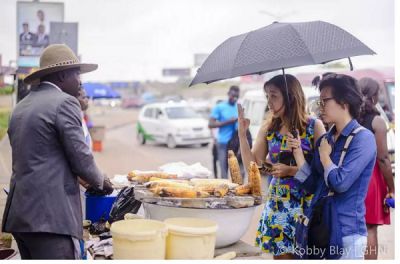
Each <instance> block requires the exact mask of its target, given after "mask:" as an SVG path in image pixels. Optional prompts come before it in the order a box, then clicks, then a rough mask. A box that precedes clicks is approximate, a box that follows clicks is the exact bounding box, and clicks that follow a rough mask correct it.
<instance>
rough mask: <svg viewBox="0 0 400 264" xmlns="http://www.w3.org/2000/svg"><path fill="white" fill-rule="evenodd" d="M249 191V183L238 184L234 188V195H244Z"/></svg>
mask: <svg viewBox="0 0 400 264" xmlns="http://www.w3.org/2000/svg"><path fill="white" fill-rule="evenodd" d="M249 193H251V185H250V184H249V183H248V184H244V185H240V186H238V187H236V188H235V194H236V195H239V196H241V195H246V194H249Z"/></svg>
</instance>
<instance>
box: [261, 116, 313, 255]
mask: <svg viewBox="0 0 400 264" xmlns="http://www.w3.org/2000/svg"><path fill="white" fill-rule="evenodd" d="M314 124H315V118H311V117H310V118H309V119H308V121H307V126H306V130H305V131H304V132H303V134H302V135H300V138H301V146H302V149H303V153H304V155H305V156H306V157H310V155H311V154H312V152H313V151H312V150H313V146H314ZM266 140H267V141H268V152H269V156H270V159H271V162H272V163H278V157H279V152H281V151H289V149H288V148H287V146H286V140H287V136H286V135H281V134H280V133H279V132H268V133H267V135H266ZM311 199H312V195H310V194H308V193H306V192H305V190H303V189H302V188H301V187H300V183H299V182H298V181H297V180H295V179H294V178H293V177H291V176H289V177H284V178H275V177H273V178H272V180H271V182H270V185H269V189H268V196H267V202H266V205H265V208H264V211H263V213H262V215H261V219H260V221H259V225H258V230H257V237H256V246H258V247H260V248H261V250H262V251H263V252H266V253H272V254H273V255H274V256H279V255H283V254H288V253H291V254H293V253H294V237H295V218H296V216H297V215H298V214H301V213H302V212H303V208H306V207H307V206H309V204H310V202H311Z"/></svg>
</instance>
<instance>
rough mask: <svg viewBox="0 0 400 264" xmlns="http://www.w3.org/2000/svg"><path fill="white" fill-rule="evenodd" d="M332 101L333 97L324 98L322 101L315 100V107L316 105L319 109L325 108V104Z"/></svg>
mask: <svg viewBox="0 0 400 264" xmlns="http://www.w3.org/2000/svg"><path fill="white" fill-rule="evenodd" d="M332 99H334V98H333V97H328V98H324V99H320V100H317V105H318V106H319V107H325V105H326V103H327V102H328V101H329V100H332Z"/></svg>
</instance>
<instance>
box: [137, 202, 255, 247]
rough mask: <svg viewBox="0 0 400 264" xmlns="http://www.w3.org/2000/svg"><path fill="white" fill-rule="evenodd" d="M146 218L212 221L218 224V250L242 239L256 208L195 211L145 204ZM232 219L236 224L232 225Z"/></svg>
mask: <svg viewBox="0 0 400 264" xmlns="http://www.w3.org/2000/svg"><path fill="white" fill-rule="evenodd" d="M143 208H144V212H145V217H146V218H149V219H154V220H159V221H164V220H165V219H168V218H174V217H194V218H203V219H210V220H212V221H215V222H216V223H217V224H218V231H217V241H216V245H215V246H216V248H223V247H227V246H229V245H232V244H234V243H236V242H238V241H239V240H240V238H242V237H243V236H244V235H245V234H246V232H247V230H248V229H249V227H250V224H251V220H252V218H253V214H254V212H255V210H256V208H257V207H256V206H252V207H247V208H238V209H193V208H180V207H171V206H162V205H158V204H151V203H143ZM232 219H235V223H234V224H232Z"/></svg>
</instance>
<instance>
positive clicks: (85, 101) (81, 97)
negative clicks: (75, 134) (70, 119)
mask: <svg viewBox="0 0 400 264" xmlns="http://www.w3.org/2000/svg"><path fill="white" fill-rule="evenodd" d="M77 99H78V101H79V104H80V105H81V109H82V129H83V134H84V136H85V141H86V143H87V144H88V146H89V148H90V149H92V146H93V143H92V138H91V137H90V133H89V129H88V125H87V123H86V118H85V113H86V110H88V108H89V97H88V96H86V91H85V89H84V88H83V87H82V86H81V87H80V89H79V93H78V97H77Z"/></svg>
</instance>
